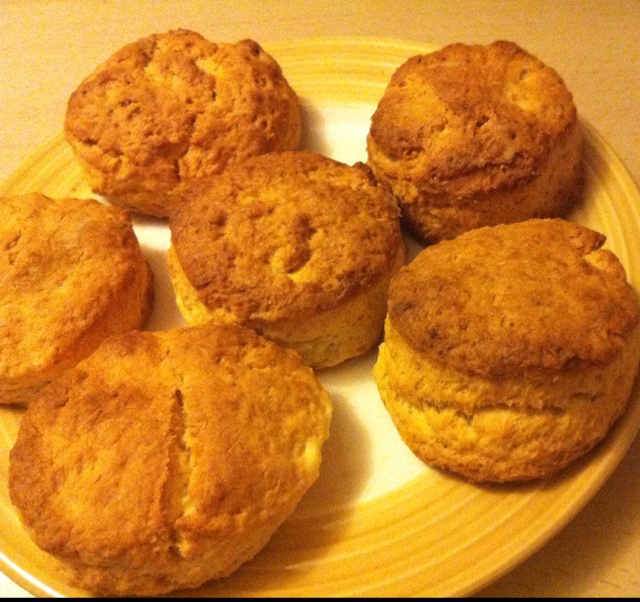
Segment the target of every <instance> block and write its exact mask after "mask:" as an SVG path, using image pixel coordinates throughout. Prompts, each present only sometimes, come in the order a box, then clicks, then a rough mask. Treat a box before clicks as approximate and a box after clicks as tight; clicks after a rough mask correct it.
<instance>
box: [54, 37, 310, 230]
mask: <svg viewBox="0 0 640 602" xmlns="http://www.w3.org/2000/svg"><path fill="white" fill-rule="evenodd" d="M64 128H65V134H66V138H67V140H68V142H69V143H70V145H71V147H72V148H73V150H74V152H75V156H76V157H77V160H78V162H79V164H80V165H81V166H82V167H83V168H84V171H85V173H86V176H87V180H88V183H89V185H90V187H91V188H92V190H93V191H94V192H96V193H98V194H101V195H103V196H105V197H106V198H108V199H109V200H110V201H112V202H113V203H116V204H118V205H122V206H124V207H127V208H129V209H132V210H135V211H138V212H141V213H146V214H150V215H155V216H159V217H166V216H168V215H169V214H170V212H171V210H172V207H173V206H174V205H175V204H176V203H178V202H179V199H180V198H181V197H180V195H179V194H178V193H179V191H180V189H181V188H182V187H183V186H184V185H185V183H188V182H191V181H192V180H194V179H198V178H201V177H205V178H206V177H210V176H211V175H215V174H218V173H220V172H221V171H222V170H223V169H224V168H225V167H226V166H227V165H228V164H230V163H234V162H235V161H237V160H239V159H242V158H244V157H249V156H253V155H258V154H262V153H267V152H272V151H279V150H290V149H295V148H297V147H298V144H299V140H300V131H301V124H300V107H299V103H298V97H297V96H296V93H295V92H294V90H293V89H292V88H291V86H290V85H289V84H288V82H287V80H286V79H285V77H284V75H283V73H282V69H281V68H280V66H279V65H278V63H277V62H276V61H275V60H274V59H273V57H271V56H270V55H269V54H267V53H266V52H265V51H264V50H263V49H262V48H261V47H260V45H259V44H257V43H256V42H254V41H252V40H242V41H240V42H237V43H233V44H229V43H220V44H216V43H213V42H210V41H208V40H207V39H205V38H204V37H202V36H201V35H200V34H198V33H195V32H193V31H187V30H184V29H180V30H175V31H169V32H167V33H162V34H154V35H151V36H149V37H146V38H142V39H140V40H138V41H137V42H134V43H132V44H128V45H127V46H125V47H124V48H122V49H121V50H119V51H118V52H116V53H115V54H114V55H113V56H111V57H110V58H109V59H108V60H107V61H106V62H105V63H103V64H102V65H100V66H99V67H98V68H97V69H96V70H95V71H94V72H93V73H92V74H90V75H89V76H88V77H87V78H86V79H85V80H84V81H83V82H82V83H81V84H80V85H79V87H78V88H77V89H76V90H75V91H74V92H73V94H72V95H71V97H70V99H69V102H68V106H67V113H66V118H65V124H64Z"/></svg>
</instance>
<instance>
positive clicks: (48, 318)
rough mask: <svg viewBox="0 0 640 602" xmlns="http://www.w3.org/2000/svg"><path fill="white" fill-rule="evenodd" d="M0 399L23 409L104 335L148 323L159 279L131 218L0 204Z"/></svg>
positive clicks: (108, 210) (89, 207) (86, 203)
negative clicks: (155, 287) (22, 406)
mask: <svg viewBox="0 0 640 602" xmlns="http://www.w3.org/2000/svg"><path fill="white" fill-rule="evenodd" d="M0 214H1V215H2V218H1V219H0V403H5V404H21V405H27V404H28V403H29V400H30V399H31V398H32V397H33V396H34V395H36V394H37V393H38V391H39V390H40V389H41V387H43V386H44V385H45V384H46V383H48V382H49V381H50V380H52V379H53V378H56V377H57V376H59V375H60V374H61V373H62V372H64V371H65V370H66V369H68V368H70V367H71V366H74V365H75V364H77V363H78V362H79V361H80V360H81V359H83V358H85V357H86V356H87V355H89V354H90V353H91V352H92V351H93V350H94V349H95V348H96V347H97V346H98V345H99V343H100V342H101V341H102V340H103V339H104V338H105V337H107V336H109V335H111V334H115V333H119V332H123V331H127V330H130V329H133V328H138V327H140V326H142V324H143V323H144V321H145V320H146V318H147V316H148V315H149V313H150V310H151V305H152V300H153V276H152V273H151V269H150V267H149V264H148V263H147V261H146V259H145V258H144V256H143V254H142V251H141V250H140V246H139V244H138V240H137V238H136V236H135V233H134V231H133V228H132V225H131V220H130V217H129V212H128V211H126V210H124V209H121V208H119V207H108V206H106V205H103V204H100V203H98V202H97V201H94V200H92V199H52V198H48V197H46V196H44V195H42V194H39V193H33V194H27V195H22V196H13V197H4V198H0Z"/></svg>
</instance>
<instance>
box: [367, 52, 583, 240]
mask: <svg viewBox="0 0 640 602" xmlns="http://www.w3.org/2000/svg"><path fill="white" fill-rule="evenodd" d="M367 151H368V157H369V159H368V162H369V164H370V165H371V167H372V168H373V170H374V172H375V174H376V176H377V177H378V178H379V179H381V180H383V181H386V182H388V183H389V184H390V186H391V187H392V189H393V192H394V193H395V194H396V196H397V197H398V200H399V203H400V207H401V209H402V219H403V225H404V226H406V227H407V228H408V229H409V230H411V231H412V232H413V233H414V234H416V235H417V236H418V237H420V238H421V239H422V240H423V241H425V242H427V243H433V242H437V241H439V240H444V239H451V238H455V237H456V236H458V235H459V234H461V233H462V232H466V231H467V230H471V229H473V228H479V227H482V226H493V225H497V224H502V223H512V222H517V221H524V220H526V219H529V218H534V217H538V218H545V217H562V216H565V215H566V214H567V212H568V211H569V209H570V208H571V207H572V206H573V204H574V203H575V202H576V200H577V199H578V198H579V196H580V192H581V188H582V131H581V127H580V124H579V119H578V114H577V111H576V107H575V104H574V102H573V97H572V94H571V92H570V91H569V90H568V89H567V86H566V85H565V83H564V81H563V80H562V79H561V77H560V76H559V75H558V73H557V72H556V71H554V70H553V69H552V68H551V67H549V66H547V65H545V64H543V63H542V62H541V61H540V60H539V59H537V58H536V57H534V56H532V55H531V54H529V53H528V52H526V51H525V50H523V49H522V48H520V47H519V46H517V45H516V44H514V43H512V42H507V41H498V42H494V43H493V44H489V45H487V46H483V45H466V44H460V43H457V44H452V45H449V46H446V47H444V48H442V49H440V50H438V51H436V52H433V53H430V54H425V55H418V56H414V57H412V58H410V59H409V60H407V61H406V62H405V63H404V64H403V65H401V66H400V68H399V69H398V70H397V71H396V72H395V73H394V75H393V76H392V78H391V80H390V82H389V85H388V87H387V89H386V91H385V93H384V95H383V97H382V98H381V100H380V102H379V104H378V106H377V108H376V111H375V113H374V115H373V117H372V120H371V127H370V130H369V134H368V138H367Z"/></svg>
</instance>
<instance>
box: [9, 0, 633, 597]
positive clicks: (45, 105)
mask: <svg viewBox="0 0 640 602" xmlns="http://www.w3.org/2000/svg"><path fill="white" fill-rule="evenodd" d="M177 27H183V28H187V29H194V30H196V31H199V32H200V33H202V34H203V35H205V36H206V37H208V38H209V39H211V40H214V41H236V40H238V39H241V38H246V37H249V38H253V39H255V40H257V41H258V42H260V43H263V44H265V45H267V44H268V43H273V42H277V41H280V40H286V39H294V38H304V37H309V36H377V37H385V38H400V39H405V40H415V41H420V42H426V43H431V44H434V45H437V46H441V45H444V44H447V43H450V42H455V41H461V42H472V43H489V42H491V41H494V40H496V39H509V40H513V41H515V42H517V43H518V44H520V45H521V46H523V47H524V48H525V49H527V50H529V51H530V52H532V53H533V54H536V55H537V56H538V57H539V58H541V59H542V60H543V61H544V62H546V63H547V64H549V65H551V66H553V67H554V68H555V69H556V70H557V71H558V72H559V73H560V74H561V75H562V77H563V78H564V80H565V82H566V83H567V85H568V87H569V88H570V89H571V90H572V92H573V94H574V98H575V102H576V105H577V106H578V110H579V112H580V113H581V115H582V117H583V118H584V119H586V120H587V121H588V122H589V123H590V124H591V125H592V126H594V127H595V128H596V130H598V131H599V132H600V134H602V135H603V136H604V138H605V139H606V141H607V142H608V143H609V144H610V146H611V147H612V148H613V149H614V150H615V151H616V153H617V154H618V156H619V157H620V158H621V159H622V161H623V163H624V164H625V165H626V168H627V170H628V171H629V172H630V173H631V175H632V176H633V178H634V179H635V181H636V182H639V181H640V2H638V0H566V1H563V2H557V1H556V0H534V1H532V2H528V1H527V2H525V1H524V0H522V1H513V2H508V1H504V0H502V1H498V0H478V1H476V2H462V1H460V0H445V1H442V2H440V1H435V0H421V1H420V0H412V1H409V0H358V1H357V2H344V1H340V2H338V1H337V0H331V1H322V0H271V1H267V0H251V1H250V0H219V1H216V2H207V1H205V0H192V1H187V0H172V1H165V0H147V1H145V2H140V1H131V2H112V1H109V0H76V1H73V0H66V1H65V0H0V150H1V152H0V182H2V181H4V180H5V179H6V178H7V177H8V176H9V175H10V174H12V173H13V172H14V171H15V170H16V169H17V168H18V166H19V165H20V164H21V163H22V162H23V161H24V160H25V158H26V156H27V155H28V153H29V152H30V151H31V150H32V149H34V148H36V147H38V146H39V145H41V144H42V143H43V142H45V141H46V140H48V139H49V138H51V137H52V136H53V135H55V134H57V133H58V132H59V131H60V130H61V124H62V121H63V117H64V112H65V108H66V102H67V99H68V97H69V95H70V93H71V91H72V90H73V89H74V88H75V87H76V86H77V84H78V83H79V81H80V80H81V79H82V77H84V76H85V75H87V74H88V73H89V72H90V71H91V70H92V69H93V68H94V67H95V66H96V65H97V63H98V62H100V61H102V60H104V59H105V58H106V57H108V56H109V55H110V54H111V53H112V52H114V51H115V50H116V49H118V48H119V47H120V46H122V45H123V44H125V43H127V42H130V41H133V40H136V39H138V38H140V37H143V36H146V35H149V34H150V33H157V32H162V31H166V30H168V29H173V28H177ZM0 219H2V217H1V216H0ZM478 593H479V595H483V596H491V597H494V596H495V597H502V596H505V597H522V596H553V597H561V596H562V597H564V596H598V597H605V596H620V597H624V596H632V597H636V596H639V595H640V438H636V440H635V442H634V443H633V444H632V446H631V448H630V449H629V451H628V453H627V455H626V456H625V458H624V459H623V461H622V462H621V464H620V465H619V466H618V468H617V469H616V470H615V472H614V473H613V474H612V476H611V477H610V478H609V479H608V480H607V482H606V483H605V484H604V485H603V487H602V488H601V489H600V491H599V492H598V493H597V494H596V495H595V497H594V498H593V499H592V500H591V501H590V502H589V503H588V504H587V505H586V506H585V507H584V509H582V510H581V511H580V512H579V514H578V515H577V516H576V517H575V518H574V519H573V520H572V521H571V522H569V524H568V525H567V526H566V527H564V528H563V529H562V530H561V531H560V532H559V533H558V534H557V535H556V536H555V537H553V538H552V539H551V540H550V541H549V542H547V543H546V544H545V545H544V546H543V547H542V548H541V549H539V550H538V551H536V552H535V553H533V555H531V556H530V557H529V558H527V559H526V560H524V562H522V563H521V564H520V565H519V566H517V567H515V568H514V569H512V570H511V571H510V572H508V573H507V574H506V575H503V576H502V577H501V578H499V580H497V581H495V582H494V583H493V584H491V585H490V586H488V587H487V588H486V589H484V590H483V591H481V592H478ZM21 595H23V596H28V595H29V594H28V593H27V592H26V591H24V590H22V589H21V588H20V587H18V586H17V585H16V584H14V583H13V582H11V581H10V580H9V579H8V578H6V577H5V576H4V575H0V596H4V597H9V596H21Z"/></svg>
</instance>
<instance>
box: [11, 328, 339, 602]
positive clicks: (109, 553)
mask: <svg viewBox="0 0 640 602" xmlns="http://www.w3.org/2000/svg"><path fill="white" fill-rule="evenodd" d="M331 412H332V403H331V399H330V397H329V395H328V393H327V392H326V391H325V390H324V389H323V388H322V386H321V385H320V384H319V382H318V380H317V379H316V377H315V375H314V374H313V372H312V370H311V369H310V368H308V367H306V366H304V365H302V364H301V363H300V359H299V356H298V355H297V354H296V353H294V352H292V351H290V350H284V349H282V348H280V347H278V346H277V345H275V344H273V343H271V342H269V341H266V340H265V339H263V338H261V337H259V336H258V335H256V334H255V333H254V332H252V331H250V330H247V329H243V328H240V327H237V326H220V325H205V326H201V327H191V328H179V329H174V330H171V331H168V332H154V333H151V332H141V331H138V332H132V333H128V334H125V335H121V336H116V337H112V338H110V339H109V340H108V341H105V343H104V344H103V345H102V346H101V347H99V348H98V350H97V351H96V352H95V354H94V355H92V356H91V357H90V358H88V359H87V360H86V361H84V362H82V363H81V364H80V365H79V366H77V367H76V368H74V369H73V370H72V371H70V372H69V373H68V374H67V375H65V376H64V377H63V378H62V379H60V380H58V381H56V382H55V383H53V384H52V385H50V386H49V388H48V389H47V390H46V391H45V392H44V393H43V394H42V395H41V396H40V398H39V399H38V401H37V402H35V403H34V404H33V405H31V406H30V407H29V408H28V409H27V412H26V414H25V416H24V417H23V419H22V423H21V425H20V430H19V433H18V438H17V441H16V444H15V446H14V447H13V449H12V451H11V456H10V469H9V487H10V494H11V499H12V501H13V503H14V504H15V505H16V507H17V508H18V510H19V511H20V516H21V518H22V520H23V521H24V523H25V524H26V525H27V526H28V528H29V530H30V532H31V534H32V536H33V538H34V540H35V542H36V543H37V544H38V545H39V546H40V547H41V548H42V549H44V550H45V551H47V552H49V553H51V554H53V555H55V556H56V557H57V558H58V559H59V560H60V561H61V564H62V567H63V568H64V569H65V570H66V571H67V572H68V574H69V579H70V581H71V583H72V584H73V585H74V586H77V587H81V588H84V589H86V590H89V591H91V592H96V593H100V594H107V595H109V594H111V595H155V594H159V593H163V592H168V591H171V590H174V589H180V588H192V587H197V586H199V585H200V584H202V583H203V582H205V581H208V580H210V579H215V578H220V577H223V576H226V575H228V574H230V573H231V572H232V571H234V570H235V569H236V568H237V567H238V566H240V565H241V564H242V563H244V562H246V561H248V560H250V559H251V558H252V557H253V556H254V555H255V554H256V553H257V552H258V551H259V550H260V549H261V548H262V547H263V546H264V545H265V544H266V543H267V541H268V540H269V539H270V537H271V535H272V534H273V533H274V532H275V531H276V529H277V528H278V526H279V525H280V524H281V523H282V521H284V520H285V519H286V518H287V517H288V516H289V515H290V514H291V513H292V512H293V510H294V508H295V507H296V505H297V503H298V501H299V500H300V499H301V497H302V496H303V494H304V493H305V492H306V491H307V489H308V488H309V487H310V486H311V485H312V484H313V483H314V482H315V480H316V479H317V477H318V474H319V467H320V463H321V448H322V445H323V443H324V441H325V440H326V439H327V437H328V433H329V424H330V419H331Z"/></svg>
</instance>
